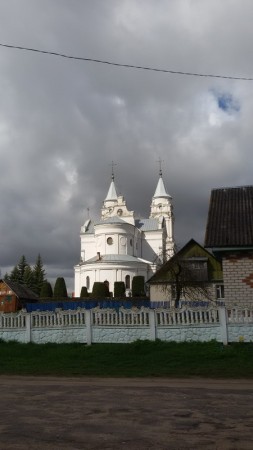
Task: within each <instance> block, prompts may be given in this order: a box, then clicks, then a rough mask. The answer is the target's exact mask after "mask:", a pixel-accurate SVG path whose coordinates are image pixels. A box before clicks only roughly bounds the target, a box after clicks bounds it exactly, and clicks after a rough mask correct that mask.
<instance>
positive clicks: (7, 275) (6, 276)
mask: <svg viewBox="0 0 253 450" xmlns="http://www.w3.org/2000/svg"><path fill="white" fill-rule="evenodd" d="M8 280H10V275H9V274H8V272H6V274H5V275H4V281H8Z"/></svg>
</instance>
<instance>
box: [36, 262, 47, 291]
mask: <svg viewBox="0 0 253 450" xmlns="http://www.w3.org/2000/svg"><path fill="white" fill-rule="evenodd" d="M33 280H34V292H36V294H38V295H40V291H41V289H42V286H43V283H44V281H46V280H45V269H44V268H43V262H42V259H41V256H40V254H38V257H37V260H36V263H35V266H34V268H33Z"/></svg>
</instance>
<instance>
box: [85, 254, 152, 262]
mask: <svg viewBox="0 0 253 450" xmlns="http://www.w3.org/2000/svg"><path fill="white" fill-rule="evenodd" d="M94 262H97V263H103V262H105V263H111V262H116V263H120V262H129V263H132V262H133V263H142V264H143V263H144V264H152V262H150V261H146V260H144V259H141V258H136V257H135V256H131V255H118V254H111V255H100V259H98V256H97V255H96V256H93V258H91V259H88V260H87V261H85V262H84V264H92V263H94Z"/></svg>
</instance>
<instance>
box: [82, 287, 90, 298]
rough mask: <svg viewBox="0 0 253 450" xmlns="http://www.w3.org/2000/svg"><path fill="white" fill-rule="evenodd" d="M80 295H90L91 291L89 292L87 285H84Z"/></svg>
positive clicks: (83, 296)
mask: <svg viewBox="0 0 253 450" xmlns="http://www.w3.org/2000/svg"><path fill="white" fill-rule="evenodd" d="M80 297H81V298H86V297H89V293H88V290H87V287H86V286H83V287H82V289H81V294H80Z"/></svg>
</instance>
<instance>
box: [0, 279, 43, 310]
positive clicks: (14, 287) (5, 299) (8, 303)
mask: <svg viewBox="0 0 253 450" xmlns="http://www.w3.org/2000/svg"><path fill="white" fill-rule="evenodd" d="M38 300H39V297H38V295H37V294H35V293H34V292H33V291H32V290H31V289H29V288H27V287H26V286H25V285H22V284H19V283H16V282H14V281H4V280H0V312H5V313H9V312H15V311H18V310H19V309H21V308H23V307H25V304H26V303H27V302H29V303H34V302H37V301H38Z"/></svg>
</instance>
